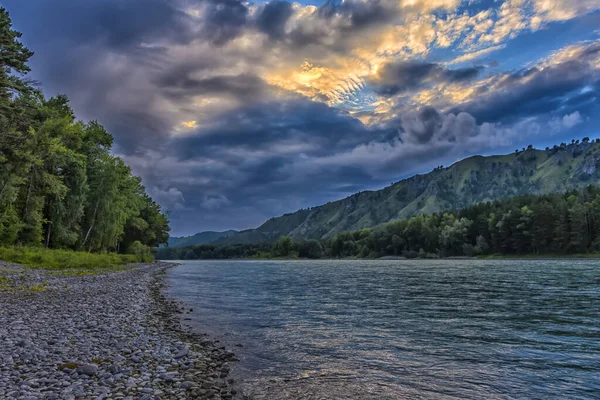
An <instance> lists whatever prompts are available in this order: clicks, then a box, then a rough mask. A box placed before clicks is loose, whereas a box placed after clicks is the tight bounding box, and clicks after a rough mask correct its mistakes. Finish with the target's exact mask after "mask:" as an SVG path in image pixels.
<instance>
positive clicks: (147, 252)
mask: <svg viewBox="0 0 600 400" xmlns="http://www.w3.org/2000/svg"><path fill="white" fill-rule="evenodd" d="M127 254H131V255H133V256H135V258H136V259H137V260H138V261H140V262H150V261H152V260H153V259H154V254H152V248H151V247H149V246H146V245H144V244H142V242H140V241H139V240H136V241H135V242H133V243H131V244H130V245H129V247H128V248H127Z"/></svg>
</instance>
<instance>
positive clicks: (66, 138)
mask: <svg viewBox="0 0 600 400" xmlns="http://www.w3.org/2000/svg"><path fill="white" fill-rule="evenodd" d="M20 37H21V34H20V33H19V32H16V31H14V30H12V27H11V20H10V17H9V15H8V12H7V11H6V10H5V9H4V8H2V9H0V64H1V65H2V68H1V69H0V245H2V246H9V245H20V246H39V247H42V246H43V247H45V248H51V249H71V250H85V251H87V252H97V253H106V252H119V253H129V254H135V255H139V256H140V257H141V258H148V257H150V256H151V248H153V247H156V246H158V245H159V244H161V243H166V242H167V240H168V237H169V219H168V215H167V214H166V213H164V212H162V211H161V207H160V206H159V205H158V204H157V203H155V202H154V201H153V200H152V198H150V196H149V195H148V194H147V193H146V191H145V188H144V186H143V185H142V182H141V179H140V178H139V177H137V176H134V175H133V174H132V172H131V169H130V168H129V167H128V166H127V165H126V164H125V163H124V162H123V160H121V159H120V158H119V157H115V156H114V155H112V154H111V148H112V144H113V137H112V136H111V135H110V134H109V133H108V132H107V131H106V129H105V128H104V127H103V126H102V125H100V124H99V123H98V122H96V121H90V122H83V121H80V120H78V119H76V118H75V115H74V113H73V110H72V109H71V107H70V106H69V100H68V98H67V97H66V96H64V95H57V96H55V97H51V98H45V97H44V95H43V94H42V91H41V90H40V89H39V87H38V86H39V85H38V84H37V83H36V82H34V81H32V80H31V79H28V78H27V77H26V75H27V73H28V72H30V67H29V65H28V63H29V60H30V58H31V57H32V56H33V52H31V51H30V50H29V49H27V48H26V47H25V46H24V45H23V44H22V43H21V41H20Z"/></svg>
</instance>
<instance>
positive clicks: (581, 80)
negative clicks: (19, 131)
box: [5, 0, 600, 234]
mask: <svg viewBox="0 0 600 400" xmlns="http://www.w3.org/2000/svg"><path fill="white" fill-rule="evenodd" d="M5 3H7V4H6V6H7V7H8V8H9V10H11V13H12V14H13V17H14V20H15V23H16V27H17V28H18V29H20V30H22V31H24V40H25V41H26V44H27V45H28V46H30V47H31V48H32V49H33V50H34V51H35V52H36V56H35V57H34V59H33V71H34V74H35V75H34V78H36V79H38V80H40V81H41V82H43V85H44V88H45V90H46V92H47V93H48V94H54V93H63V92H64V93H66V94H68V95H69V97H70V99H71V104H72V105H73V107H74V108H75V112H76V114H77V115H78V116H79V117H80V118H82V119H98V120H99V121H100V122H101V123H103V124H104V125H106V127H107V128H108V130H109V131H110V132H111V133H113V134H114V136H115V141H116V152H117V153H118V154H119V155H120V156H122V157H123V158H124V159H125V160H126V162H128V163H129V164H130V165H131V166H132V168H133V170H134V171H135V172H136V173H137V174H140V175H141V176H142V178H143V181H144V183H145V184H146V186H147V187H148V188H151V189H149V192H150V194H151V195H152V196H153V197H154V198H155V199H157V201H159V202H160V203H161V204H163V205H164V206H165V207H167V208H170V209H172V210H173V211H174V213H173V217H172V218H173V220H174V225H175V232H176V233H177V234H179V233H182V232H183V231H185V232H186V233H193V232H194V231H196V230H201V229H221V228H229V227H234V228H238V229H239V228H247V227H251V226H254V225H258V224H259V223H261V222H262V221H263V220H264V219H266V218H269V217H271V216H274V215H277V214H280V213H283V212H289V211H294V210H295V209H297V208H301V207H307V206H313V205H316V204H320V203H323V202H325V201H329V200H335V199H337V198H339V197H341V196H343V195H345V194H350V193H351V192H354V191H356V190H360V189H364V188H377V187H380V186H382V185H385V184H389V182H390V180H396V179H398V178H399V177H402V176H405V175H407V174H409V173H412V172H422V171H423V170H425V169H426V168H429V166H435V165H439V164H440V163H442V162H445V161H447V160H456V159H457V158H459V157H461V156H463V155H468V154H473V153H474V152H485V151H488V152H489V151H492V150H495V149H498V148H504V147H505V146H512V145H513V144H517V143H519V142H520V141H522V140H529V138H535V137H539V136H540V132H541V133H545V132H548V133H551V134H556V135H559V134H561V133H564V132H569V130H570V129H575V128H577V129H582V128H583V127H585V126H586V125H585V124H586V121H588V118H593V115H594V110H597V107H598V104H599V100H598V99H599V96H598V93H599V90H600V89H599V88H600V84H599V82H600V77H599V76H598V70H599V65H600V63H599V60H598V42H597V41H596V42H582V43H577V44H574V45H571V46H566V47H564V48H563V49H561V50H560V51H557V52H555V53H553V54H551V56H549V57H548V58H546V59H541V60H528V61H531V62H529V63H528V64H526V65H525V66H524V67H522V66H517V65H510V66H507V67H504V66H502V65H501V68H504V69H503V70H502V69H500V68H496V67H494V68H487V67H485V68H484V67H482V66H480V65H469V64H468V63H472V62H473V61H475V60H480V59H482V58H484V57H487V56H489V55H490V54H492V53H493V52H494V51H497V50H500V49H502V48H507V49H509V48H511V43H510V41H511V40H513V39H516V38H517V37H518V36H519V35H521V34H523V33H525V32H532V31H539V30H543V29H551V28H552V25H551V22H552V21H559V20H560V21H564V20H566V19H570V18H577V17H578V16H580V15H583V14H586V13H590V12H593V11H591V10H593V9H594V8H595V7H597V4H595V2H589V1H588V0H582V1H579V2H577V1H567V0H560V1H559V0H555V1H552V2H551V1H549V0H543V1H542V0H540V1H533V0H509V1H503V2H478V3H473V2H460V1H458V0H435V1H429V0H427V1H425V0H368V1H367V0H347V1H343V2H338V1H328V2H325V3H324V4H323V5H321V6H318V7H317V6H311V5H302V4H299V3H293V2H286V1H283V0H275V1H270V2H264V3H250V2H245V1H239V0H205V1H195V0H172V1H167V0H148V1H144V2H135V1H122V0H103V1H100V0H89V1H80V2H73V1H67V0H56V1H53V2H51V3H50V2H48V1H45V0H28V1H27V2H23V1H17V0H7V1H6V2H5ZM565 40H567V39H565ZM561 43H562V42H561ZM556 45H557V44H554V43H551V44H550V45H546V46H542V47H543V48H544V49H545V50H544V51H546V50H548V49H552V50H555V46H556ZM518 52H519V48H517V49H516V50H515V58H518V57H517V56H520V54H517V53H518ZM521 52H522V49H521ZM502 54H504V52H502ZM519 60H520V59H519ZM519 62H523V61H522V60H521V61H519ZM457 64H461V65H459V66H460V67H461V68H456V66H457ZM477 64H479V63H477ZM487 64H489V63H487Z"/></svg>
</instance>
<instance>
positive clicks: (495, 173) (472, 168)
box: [215, 139, 600, 244]
mask: <svg viewBox="0 0 600 400" xmlns="http://www.w3.org/2000/svg"><path fill="white" fill-rule="evenodd" d="M591 183H594V184H599V183H600V141H599V140H598V139H597V140H595V141H593V142H590V141H588V140H584V141H582V142H581V143H580V142H579V141H577V142H573V143H571V144H569V145H567V144H564V143H563V144H561V145H560V146H554V147H553V148H547V149H546V150H536V149H533V148H531V147H530V148H528V149H526V150H523V151H518V152H515V153H511V154H506V155H498V156H489V157H483V156H473V157H469V158H466V159H464V160H461V161H459V162H457V163H455V164H453V165H451V166H450V167H447V168H436V169H434V170H433V171H432V172H430V173H428V174H423V175H415V176H413V177H411V178H408V179H404V180H401V181H400V182H397V183H394V184H392V185H391V186H388V187H386V188H385V189H382V190H378V191H364V192H360V193H357V194H354V195H352V196H349V197H347V198H345V199H343V200H339V201H334V202H330V203H327V204H325V205H322V206H319V207H313V208H311V209H307V210H300V211H297V212H295V213H291V214H285V215H283V216H281V217H277V218H271V219H270V220H268V221H267V222H265V223H264V224H263V225H261V226H260V227H258V228H256V229H250V230H246V231H241V232H239V233H236V234H235V235H232V236H229V237H227V238H222V239H219V240H217V241H216V242H215V243H216V244H235V243H258V242H271V241H274V240H277V239H278V238H279V237H280V236H283V235H289V236H292V237H293V238H295V239H325V238H329V237H333V236H335V234H337V233H339V232H342V231H349V230H357V229H362V228H367V227H373V226H376V225H380V224H383V223H385V222H389V221H391V220H394V219H398V218H405V217H410V216H412V215H415V214H421V213H423V214H427V213H433V212H438V211H443V210H449V209H459V208H463V207H466V206H469V205H471V204H475V203H480V202H485V201H491V200H498V199H504V198H508V197H512V196H517V195H522V194H544V193H551V192H559V191H560V192H562V191H565V190H568V189H573V188H580V187H583V186H586V185H588V184H591Z"/></svg>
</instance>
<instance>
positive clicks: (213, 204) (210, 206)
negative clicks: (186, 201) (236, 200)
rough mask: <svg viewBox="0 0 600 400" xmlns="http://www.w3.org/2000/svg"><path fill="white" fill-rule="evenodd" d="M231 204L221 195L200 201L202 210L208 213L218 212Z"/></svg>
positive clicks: (206, 197) (207, 197)
mask: <svg viewBox="0 0 600 400" xmlns="http://www.w3.org/2000/svg"><path fill="white" fill-rule="evenodd" d="M229 204H231V202H230V201H229V199H228V198H227V197H225V196H223V195H222V194H219V195H214V196H205V197H204V199H203V201H202V208H204V209H206V210H210V211H214V210H218V209H219V208H223V207H225V206H227V205H229Z"/></svg>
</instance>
